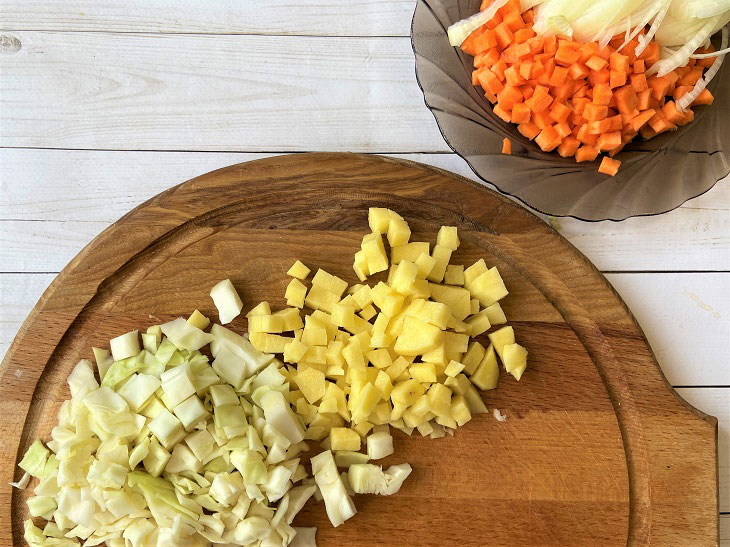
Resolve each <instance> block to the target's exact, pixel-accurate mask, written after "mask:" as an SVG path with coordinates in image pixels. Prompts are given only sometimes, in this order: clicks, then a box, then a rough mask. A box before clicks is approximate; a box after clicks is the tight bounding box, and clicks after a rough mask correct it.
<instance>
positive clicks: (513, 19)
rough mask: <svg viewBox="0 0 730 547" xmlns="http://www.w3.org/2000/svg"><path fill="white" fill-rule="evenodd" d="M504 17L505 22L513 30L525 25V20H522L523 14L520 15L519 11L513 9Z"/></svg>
mask: <svg viewBox="0 0 730 547" xmlns="http://www.w3.org/2000/svg"><path fill="white" fill-rule="evenodd" d="M503 17H504V19H503V21H504V24H505V25H507V27H508V28H509V29H510V30H511V31H513V32H514V31H516V30H519V29H522V28H524V27H525V22H524V21H523V20H522V16H520V12H519V11H513V12H511V13H510V14H508V15H506V16H503Z"/></svg>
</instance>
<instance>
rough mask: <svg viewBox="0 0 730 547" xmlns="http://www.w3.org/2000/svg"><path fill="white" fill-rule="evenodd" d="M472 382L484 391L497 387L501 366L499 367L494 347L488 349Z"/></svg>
mask: <svg viewBox="0 0 730 547" xmlns="http://www.w3.org/2000/svg"><path fill="white" fill-rule="evenodd" d="M471 382H472V383H473V384H474V385H475V386H477V387H478V388H479V389H482V390H488V389H494V388H496V387H497V383H498V382H499V366H498V365H497V358H496V357H495V355H494V346H493V345H492V344H490V345H489V347H488V348H487V351H486V352H485V354H484V357H483V358H482V362H481V363H479V367H478V368H477V370H476V371H475V372H474V374H472V375H471Z"/></svg>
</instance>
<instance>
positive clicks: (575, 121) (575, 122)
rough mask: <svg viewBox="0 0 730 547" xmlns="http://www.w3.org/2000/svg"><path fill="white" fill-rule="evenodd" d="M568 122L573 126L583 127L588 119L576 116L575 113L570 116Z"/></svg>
mask: <svg viewBox="0 0 730 547" xmlns="http://www.w3.org/2000/svg"><path fill="white" fill-rule="evenodd" d="M568 121H569V122H570V123H571V124H573V126H576V125H582V124H584V123H586V119H585V118H584V117H583V116H581V115H580V114H576V113H575V112H573V113H572V114H571V115H570V117H569V118H568Z"/></svg>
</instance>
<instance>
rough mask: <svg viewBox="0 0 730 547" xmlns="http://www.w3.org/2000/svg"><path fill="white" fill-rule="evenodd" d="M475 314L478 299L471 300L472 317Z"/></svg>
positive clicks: (477, 307) (477, 308) (477, 310)
mask: <svg viewBox="0 0 730 547" xmlns="http://www.w3.org/2000/svg"><path fill="white" fill-rule="evenodd" d="M475 313H479V299H478V298H472V299H471V314H472V315H474V314H475ZM490 322H491V320H490Z"/></svg>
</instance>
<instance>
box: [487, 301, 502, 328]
mask: <svg viewBox="0 0 730 547" xmlns="http://www.w3.org/2000/svg"><path fill="white" fill-rule="evenodd" d="M484 311H485V312H486V313H487V319H489V323H490V324H492V325H503V324H504V323H506V322H507V317H506V316H505V315H504V312H503V311H502V306H500V305H499V302H495V303H494V304H492V305H491V306H489V307H488V308H486V309H485V310H484Z"/></svg>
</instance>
